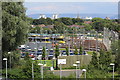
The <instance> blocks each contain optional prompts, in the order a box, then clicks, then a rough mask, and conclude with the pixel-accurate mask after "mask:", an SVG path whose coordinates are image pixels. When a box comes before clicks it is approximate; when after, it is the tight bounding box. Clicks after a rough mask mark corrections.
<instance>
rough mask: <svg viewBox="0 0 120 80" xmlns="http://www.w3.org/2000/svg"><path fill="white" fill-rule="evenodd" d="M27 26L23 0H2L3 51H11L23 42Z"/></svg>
mask: <svg viewBox="0 0 120 80" xmlns="http://www.w3.org/2000/svg"><path fill="white" fill-rule="evenodd" d="M28 26H29V25H28V19H27V17H26V15H25V8H24V6H23V2H2V27H3V36H2V51H3V53H4V52H8V51H13V50H15V49H16V48H17V46H18V45H21V44H23V43H25V41H26V39H27V34H28V30H29V28H28ZM3 55H4V54H3Z"/></svg>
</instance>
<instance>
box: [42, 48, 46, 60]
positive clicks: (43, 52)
mask: <svg viewBox="0 0 120 80" xmlns="http://www.w3.org/2000/svg"><path fill="white" fill-rule="evenodd" d="M45 54H46V49H45V47H43V49H42V60H45Z"/></svg>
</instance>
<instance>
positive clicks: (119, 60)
mask: <svg viewBox="0 0 120 80" xmlns="http://www.w3.org/2000/svg"><path fill="white" fill-rule="evenodd" d="M118 45H119V46H118V50H117V53H116V55H115V66H116V70H117V72H118V73H119V74H120V40H119V41H118Z"/></svg>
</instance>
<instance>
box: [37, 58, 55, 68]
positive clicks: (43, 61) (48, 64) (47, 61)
mask: <svg viewBox="0 0 120 80" xmlns="http://www.w3.org/2000/svg"><path fill="white" fill-rule="evenodd" d="M37 62H38V63H42V64H46V66H47V67H53V66H55V64H56V61H55V60H37Z"/></svg>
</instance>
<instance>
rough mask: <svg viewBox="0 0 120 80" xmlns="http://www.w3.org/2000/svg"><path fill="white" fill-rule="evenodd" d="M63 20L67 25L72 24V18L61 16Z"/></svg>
mask: <svg viewBox="0 0 120 80" xmlns="http://www.w3.org/2000/svg"><path fill="white" fill-rule="evenodd" d="M60 20H61V22H62V23H64V24H65V25H72V24H73V22H72V19H71V18H68V17H62V18H60Z"/></svg>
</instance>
